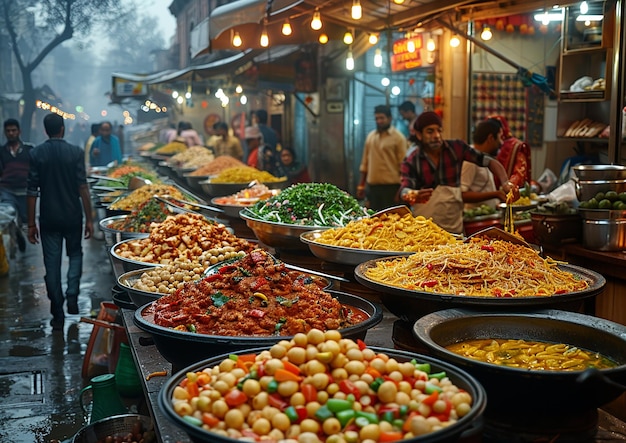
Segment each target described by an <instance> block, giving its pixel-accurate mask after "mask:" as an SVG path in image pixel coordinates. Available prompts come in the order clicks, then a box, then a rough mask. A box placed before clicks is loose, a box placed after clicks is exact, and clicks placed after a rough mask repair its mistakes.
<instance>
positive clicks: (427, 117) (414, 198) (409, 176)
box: [400, 111, 519, 234]
mask: <svg viewBox="0 0 626 443" xmlns="http://www.w3.org/2000/svg"><path fill="white" fill-rule="evenodd" d="M414 129H415V134H416V136H417V139H418V140H419V143H418V144H417V147H416V148H415V149H414V150H413V151H412V152H411V153H410V154H409V155H408V156H407V157H406V158H405V159H404V161H403V162H402V165H401V167H400V173H401V183H400V196H401V198H402V200H403V201H405V202H407V203H408V204H410V205H411V209H412V210H413V214H414V215H416V216H417V215H421V216H424V217H426V218H432V220H433V222H434V223H436V224H437V225H439V226H440V227H442V228H443V229H445V230H447V231H449V232H452V233H454V234H462V233H463V198H462V195H461V188H460V181H461V166H462V165H463V162H464V161H469V162H472V163H475V164H477V165H479V166H483V167H487V168H489V170H490V171H491V172H492V173H493V175H494V176H496V177H497V178H498V179H499V180H500V183H504V184H503V185H502V187H501V189H502V191H503V192H504V193H507V194H508V193H509V192H510V191H512V192H513V200H517V198H518V197H519V188H518V187H517V186H516V185H514V184H513V183H511V182H510V181H509V180H508V176H507V175H506V170H505V169H504V166H502V164H501V163H500V162H498V161H497V160H495V159H494V158H493V157H490V156H488V155H486V154H484V153H482V152H480V151H477V150H476V149H474V148H472V147H471V146H469V145H468V144H467V143H465V142H464V141H463V140H443V138H442V125H441V118H440V117H439V116H438V115H437V114H436V113H434V112H432V111H427V112H423V113H422V114H420V116H419V117H418V118H417V120H415V124H414Z"/></svg>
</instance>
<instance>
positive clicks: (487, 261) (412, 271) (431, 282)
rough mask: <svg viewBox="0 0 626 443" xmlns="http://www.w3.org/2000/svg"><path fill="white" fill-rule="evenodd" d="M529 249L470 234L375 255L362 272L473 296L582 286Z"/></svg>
mask: <svg viewBox="0 0 626 443" xmlns="http://www.w3.org/2000/svg"><path fill="white" fill-rule="evenodd" d="M560 263H561V264H562V262H556V261H554V260H552V259H550V258H547V259H544V258H542V257H541V256H540V255H539V254H538V253H537V252H536V251H535V250H534V249H532V248H528V247H525V246H521V245H515V244H513V243H509V242H507V241H503V240H495V239H488V238H478V237H476V238H474V237H473V238H472V239H470V241H469V242H467V243H461V242H456V243H451V244H447V245H441V246H438V247H436V248H434V249H431V250H427V251H422V252H416V253H415V254H412V255H410V256H408V257H397V258H394V259H391V260H379V261H378V262H376V264H375V266H373V267H371V268H369V269H367V270H366V271H365V275H366V277H367V278H369V279H371V280H373V281H375V282H378V283H382V284H386V285H390V286H394V287H399V288H403V289H408V290H415V291H420V292H434V293H439V294H453V295H466V296H474V297H535V296H551V295H556V294H564V293H569V292H576V291H582V290H585V289H586V288H587V287H588V286H589V282H588V281H587V280H586V279H584V278H581V277H580V276H578V275H575V274H572V273H570V272H566V271H562V270H561V269H559V268H558V265H559V264H560Z"/></svg>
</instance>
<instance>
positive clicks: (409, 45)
mask: <svg viewBox="0 0 626 443" xmlns="http://www.w3.org/2000/svg"><path fill="white" fill-rule="evenodd" d="M406 50H407V51H408V52H410V53H411V54H412V53H414V52H415V41H414V40H413V39H412V38H409V41H408V42H406Z"/></svg>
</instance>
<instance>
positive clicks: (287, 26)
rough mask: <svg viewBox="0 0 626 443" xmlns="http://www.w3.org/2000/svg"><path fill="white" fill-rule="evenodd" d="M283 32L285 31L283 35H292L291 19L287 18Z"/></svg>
mask: <svg viewBox="0 0 626 443" xmlns="http://www.w3.org/2000/svg"><path fill="white" fill-rule="evenodd" d="M281 32H282V33H283V35H291V23H289V20H285V23H283V28H282V29H281Z"/></svg>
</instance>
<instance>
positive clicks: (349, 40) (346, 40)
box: [343, 30, 354, 45]
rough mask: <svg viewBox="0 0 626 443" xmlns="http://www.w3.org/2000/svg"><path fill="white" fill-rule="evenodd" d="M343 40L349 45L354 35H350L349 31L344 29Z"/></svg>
mask: <svg viewBox="0 0 626 443" xmlns="http://www.w3.org/2000/svg"><path fill="white" fill-rule="evenodd" d="M343 42H344V43H345V44H346V45H351V44H352V43H353V42H354V36H353V35H352V32H351V31H349V30H348V31H346V33H345V34H344V35H343Z"/></svg>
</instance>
